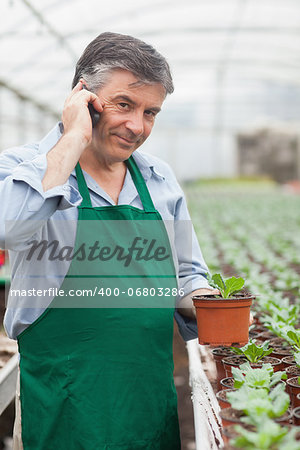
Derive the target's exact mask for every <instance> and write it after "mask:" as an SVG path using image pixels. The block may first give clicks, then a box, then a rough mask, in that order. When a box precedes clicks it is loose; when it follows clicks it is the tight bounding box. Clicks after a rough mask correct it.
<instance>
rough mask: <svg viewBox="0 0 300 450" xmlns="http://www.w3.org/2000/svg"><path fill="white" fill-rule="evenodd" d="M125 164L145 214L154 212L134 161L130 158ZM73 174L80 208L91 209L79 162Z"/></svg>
mask: <svg viewBox="0 0 300 450" xmlns="http://www.w3.org/2000/svg"><path fill="white" fill-rule="evenodd" d="M125 163H126V165H127V167H128V170H129V172H130V174H131V177H132V180H133V182H134V185H135V187H136V190H137V191H138V194H139V196H140V199H141V202H142V205H143V208H144V210H145V211H146V212H153V211H155V207H154V205H153V202H152V199H151V197H150V194H149V191H148V188H147V186H146V183H145V180H144V178H143V177H142V174H141V172H140V169H139V168H138V166H137V164H136V162H135V160H134V159H133V157H132V156H130V158H129V159H127V161H125ZM75 172H76V177H77V183H78V190H79V192H80V195H81V196H82V199H83V200H82V203H81V206H88V207H92V202H91V197H90V193H89V189H88V187H87V184H86V181H85V178H84V175H83V172H82V169H81V167H80V164H79V162H78V163H77V164H76V167H75Z"/></svg>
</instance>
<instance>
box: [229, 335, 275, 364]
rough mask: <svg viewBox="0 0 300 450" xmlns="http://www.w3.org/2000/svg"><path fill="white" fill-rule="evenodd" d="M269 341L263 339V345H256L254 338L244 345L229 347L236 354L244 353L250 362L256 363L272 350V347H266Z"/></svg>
mask: <svg viewBox="0 0 300 450" xmlns="http://www.w3.org/2000/svg"><path fill="white" fill-rule="evenodd" d="M268 346H269V341H265V342H264V343H263V345H261V346H259V345H256V343H255V340H252V339H250V341H249V342H248V344H246V345H244V347H241V348H239V347H231V349H232V350H233V351H234V352H235V353H237V354H238V355H244V356H245V357H246V358H247V359H248V361H250V362H251V363H257V362H258V361H260V360H261V359H262V358H264V357H265V356H268V355H270V353H272V352H273V350H274V349H273V348H268Z"/></svg>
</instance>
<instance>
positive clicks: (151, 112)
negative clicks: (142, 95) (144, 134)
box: [145, 111, 156, 117]
mask: <svg viewBox="0 0 300 450" xmlns="http://www.w3.org/2000/svg"><path fill="white" fill-rule="evenodd" d="M145 114H146V116H149V117H155V116H156V114H155V113H154V112H153V111H145Z"/></svg>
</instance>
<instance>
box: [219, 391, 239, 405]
mask: <svg viewBox="0 0 300 450" xmlns="http://www.w3.org/2000/svg"><path fill="white" fill-rule="evenodd" d="M234 391H236V389H222V390H221V391H218V392H217V393H216V399H217V400H218V403H219V406H220V408H221V409H224V408H230V403H229V400H227V394H228V392H234Z"/></svg>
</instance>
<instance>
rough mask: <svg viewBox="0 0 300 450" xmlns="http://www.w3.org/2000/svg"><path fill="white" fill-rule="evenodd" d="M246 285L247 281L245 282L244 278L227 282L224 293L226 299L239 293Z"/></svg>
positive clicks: (230, 279) (229, 279)
mask: <svg viewBox="0 0 300 450" xmlns="http://www.w3.org/2000/svg"><path fill="white" fill-rule="evenodd" d="M244 284H245V281H244V280H243V278H236V277H231V278H228V279H227V280H225V286H226V289H225V292H224V298H228V297H230V296H231V295H233V294H234V293H236V292H239V291H240V290H241V289H242V287H243V286H244Z"/></svg>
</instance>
